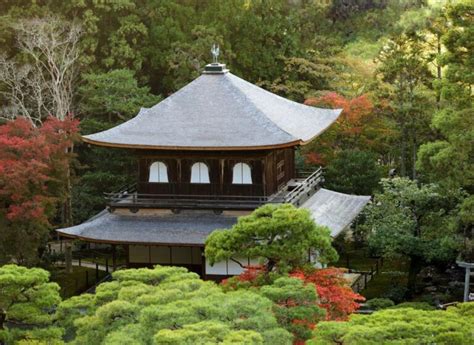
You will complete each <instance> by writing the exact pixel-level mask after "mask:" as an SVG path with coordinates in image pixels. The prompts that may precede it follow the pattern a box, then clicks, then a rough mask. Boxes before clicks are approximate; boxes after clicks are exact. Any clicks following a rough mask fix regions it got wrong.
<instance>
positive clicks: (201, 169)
mask: <svg viewBox="0 0 474 345" xmlns="http://www.w3.org/2000/svg"><path fill="white" fill-rule="evenodd" d="M191 183H210V181H209V168H208V167H207V165H206V164H205V163H202V162H198V163H194V164H193V166H192V167H191Z"/></svg>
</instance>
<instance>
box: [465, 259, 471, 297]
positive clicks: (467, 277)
mask: <svg viewBox="0 0 474 345" xmlns="http://www.w3.org/2000/svg"><path fill="white" fill-rule="evenodd" d="M470 280H471V268H470V267H466V275H465V277H464V302H467V301H469V284H470Z"/></svg>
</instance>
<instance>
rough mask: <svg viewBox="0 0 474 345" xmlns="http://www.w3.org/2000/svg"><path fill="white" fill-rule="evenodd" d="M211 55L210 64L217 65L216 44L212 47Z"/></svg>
mask: <svg viewBox="0 0 474 345" xmlns="http://www.w3.org/2000/svg"><path fill="white" fill-rule="evenodd" d="M211 54H212V62H213V63H217V58H218V57H219V46H218V45H217V44H213V45H212V48H211Z"/></svg>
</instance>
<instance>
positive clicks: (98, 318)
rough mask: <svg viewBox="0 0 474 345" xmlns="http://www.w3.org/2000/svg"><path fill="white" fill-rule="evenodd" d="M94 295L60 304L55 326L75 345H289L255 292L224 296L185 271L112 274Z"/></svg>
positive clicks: (267, 303) (267, 304) (265, 302)
mask: <svg viewBox="0 0 474 345" xmlns="http://www.w3.org/2000/svg"><path fill="white" fill-rule="evenodd" d="M113 278H114V280H113V281H112V282H107V283H103V284H101V285H99V286H98V288H97V291H96V294H95V295H82V296H77V297H73V298H71V299H69V300H66V301H65V302H63V303H62V304H61V305H60V306H59V308H58V310H57V317H56V319H57V324H58V325H59V326H62V327H64V328H65V331H66V334H67V335H68V337H69V339H68V340H70V341H71V343H73V344H114V345H115V344H130V343H133V344H151V343H154V344H177V345H178V344H196V343H213V344H217V343H219V344H230V343H232V342H238V343H245V344H268V343H273V344H291V342H292V335H291V334H290V333H288V332H287V331H286V330H285V329H283V328H281V327H280V326H279V325H278V322H277V319H276V318H275V316H274V315H273V312H272V308H273V303H272V302H271V301H270V300H269V299H267V298H265V297H262V296H260V295H258V294H256V293H254V292H250V291H232V292H227V293H225V292H223V290H222V289H221V288H220V287H219V286H217V285H216V284H215V283H213V282H209V281H207V282H205V281H202V280H200V279H199V277H198V275H197V274H195V273H190V272H188V271H187V270H186V269H185V268H178V267H161V266H156V267H155V268H154V269H146V268H143V269H129V270H121V271H117V272H114V273H113Z"/></svg>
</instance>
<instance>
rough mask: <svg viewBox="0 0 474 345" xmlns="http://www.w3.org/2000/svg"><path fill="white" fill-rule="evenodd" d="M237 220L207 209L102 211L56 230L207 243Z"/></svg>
mask: <svg viewBox="0 0 474 345" xmlns="http://www.w3.org/2000/svg"><path fill="white" fill-rule="evenodd" d="M236 222H237V218H236V217H232V216H225V215H215V214H213V213H212V212H204V211H183V213H181V214H169V215H159V216H141V215H119V214H114V213H109V212H107V211H102V212H101V213H99V214H98V215H96V216H95V217H93V218H91V219H90V220H89V221H87V222H85V223H82V224H80V225H76V226H72V227H69V228H64V229H58V230H56V231H58V232H59V234H61V235H64V236H68V237H73V238H79V239H83V240H89V241H92V242H106V243H129V244H144V243H146V244H177V245H179V244H182V245H203V244H204V241H205V240H206V237H207V236H208V235H209V234H210V233H211V232H212V231H214V230H216V229H226V228H231V227H232V225H234V224H235V223H236Z"/></svg>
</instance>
